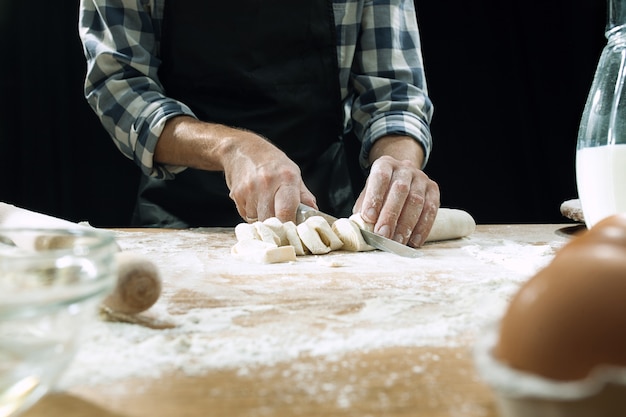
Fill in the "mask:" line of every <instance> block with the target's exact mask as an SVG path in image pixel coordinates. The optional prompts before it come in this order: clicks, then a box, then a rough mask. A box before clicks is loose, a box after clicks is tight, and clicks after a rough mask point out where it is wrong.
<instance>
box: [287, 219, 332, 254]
mask: <svg viewBox="0 0 626 417" xmlns="http://www.w3.org/2000/svg"><path fill="white" fill-rule="evenodd" d="M296 227H297V229H298V236H300V240H302V243H304V246H306V247H307V249H309V251H311V253H312V254H314V255H322V254H325V253H328V252H330V251H333V250H338V249H340V248H341V247H342V246H343V242H342V241H341V239H339V238H338V237H337V235H336V234H335V232H333V229H332V228H331V227H330V224H328V222H327V221H326V219H324V218H323V217H322V216H312V217H309V218H308V219H306V220H305V221H304V223H300V224H299V225H298V226H296Z"/></svg>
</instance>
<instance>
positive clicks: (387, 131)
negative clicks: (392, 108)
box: [359, 112, 432, 171]
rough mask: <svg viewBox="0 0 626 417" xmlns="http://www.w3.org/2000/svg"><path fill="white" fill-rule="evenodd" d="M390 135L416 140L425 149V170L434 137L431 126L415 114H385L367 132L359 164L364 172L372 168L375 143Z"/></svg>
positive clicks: (364, 136)
mask: <svg viewBox="0 0 626 417" xmlns="http://www.w3.org/2000/svg"><path fill="white" fill-rule="evenodd" d="M389 135H404V136H410V137H412V138H413V139H415V140H416V141H417V142H418V143H419V144H420V145H421V146H422V148H423V149H424V162H423V163H422V166H421V168H422V169H424V167H425V166H426V163H427V162H428V158H429V157H430V150H431V148H432V137H431V134H430V128H429V126H428V125H427V124H426V123H425V122H424V121H422V120H421V119H420V118H419V117H417V116H415V115H414V114H413V113H406V112H398V113H392V114H389V113H387V114H385V115H383V116H381V117H379V118H377V119H374V120H373V121H372V123H371V124H370V125H369V127H368V128H367V129H366V130H365V134H364V135H363V141H362V145H361V154H360V155H359V162H360V164H361V168H362V169H363V170H364V171H368V170H369V169H370V167H371V165H372V164H371V163H370V162H369V154H370V151H371V150H372V146H374V143H375V142H376V141H377V140H378V139H380V138H382V137H384V136H389Z"/></svg>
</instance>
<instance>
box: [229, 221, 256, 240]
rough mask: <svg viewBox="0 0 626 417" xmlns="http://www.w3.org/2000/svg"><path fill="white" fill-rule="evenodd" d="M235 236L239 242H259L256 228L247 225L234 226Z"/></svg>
mask: <svg viewBox="0 0 626 417" xmlns="http://www.w3.org/2000/svg"><path fill="white" fill-rule="evenodd" d="M235 236H236V237H237V240H238V241H239V242H241V241H244V240H261V237H260V236H259V234H258V233H257V231H256V228H255V227H254V226H253V225H251V224H249V223H239V224H238V225H237V226H235Z"/></svg>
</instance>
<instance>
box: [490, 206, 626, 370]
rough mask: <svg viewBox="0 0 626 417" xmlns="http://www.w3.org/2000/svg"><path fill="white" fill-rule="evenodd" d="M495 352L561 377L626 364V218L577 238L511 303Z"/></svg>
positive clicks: (505, 359)
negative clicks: (600, 367) (601, 367)
mask: <svg viewBox="0 0 626 417" xmlns="http://www.w3.org/2000/svg"><path fill="white" fill-rule="evenodd" d="M494 354H495V356H496V357H498V358H499V359H500V360H501V361H503V362H505V363H507V364H509V365H510V366H512V367H514V368H517V369H520V370H525V371H528V372H531V373H534V374H538V375H541V376H544V377H547V378H551V379H556V380H576V379H581V378H584V377H585V376H587V375H588V374H589V373H590V372H591V370H592V369H593V368H594V367H596V366H597V365H603V364H604V365H620V366H626V215H616V216H612V217H609V218H607V219H605V220H604V221H602V222H599V223H597V224H596V226H594V227H593V228H592V229H591V230H589V231H587V232H585V233H583V234H581V235H580V236H577V237H575V238H574V239H573V240H572V241H571V242H569V243H568V244H567V245H565V246H564V247H563V248H562V249H561V250H560V251H559V252H558V253H557V254H556V256H555V257H554V259H553V261H552V262H551V263H550V264H549V265H548V266H547V267H545V268H544V269H542V270H541V271H539V272H538V273H537V274H536V275H535V276H534V277H532V278H531V279H530V280H529V281H528V282H526V283H525V284H524V285H523V286H522V288H521V289H520V290H519V291H518V293H517V294H516V295H515V296H514V298H513V300H512V301H511V303H510V305H509V307H508V310H507V311H506V313H505V315H504V317H503V319H502V322H501V327H500V334H499V339H498V342H497V345H496V347H495V350H494Z"/></svg>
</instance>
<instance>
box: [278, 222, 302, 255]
mask: <svg viewBox="0 0 626 417" xmlns="http://www.w3.org/2000/svg"><path fill="white" fill-rule="evenodd" d="M283 231H284V232H285V237H286V238H287V242H288V243H287V244H288V245H291V246H293V248H294V250H295V251H296V256H302V255H306V250H307V249H306V247H305V246H304V245H303V244H302V240H301V239H300V236H299V235H298V228H297V227H296V224H295V223H294V222H292V221H288V222H285V223H283Z"/></svg>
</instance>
